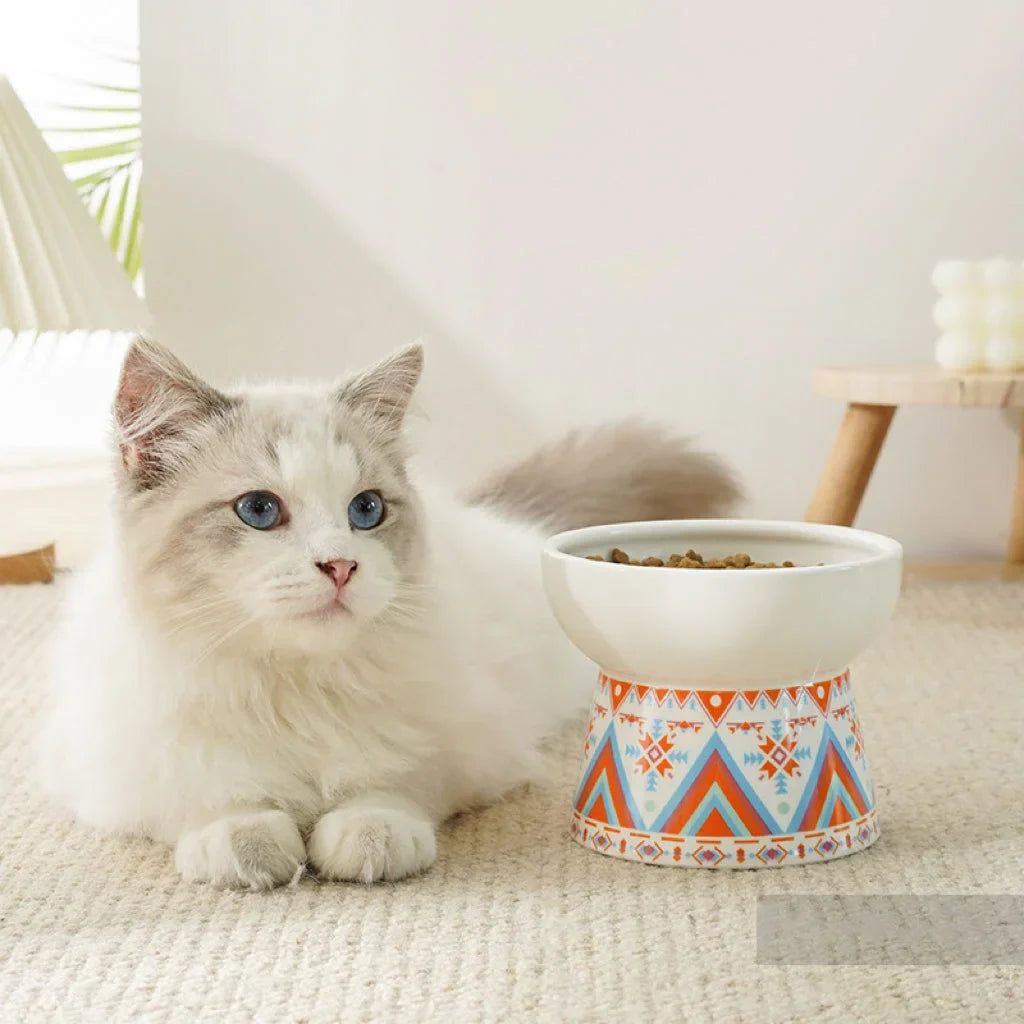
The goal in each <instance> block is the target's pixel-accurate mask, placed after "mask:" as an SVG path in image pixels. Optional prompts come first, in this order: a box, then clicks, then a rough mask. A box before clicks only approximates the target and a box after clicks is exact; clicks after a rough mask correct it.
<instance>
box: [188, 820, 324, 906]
mask: <svg viewBox="0 0 1024 1024" xmlns="http://www.w3.org/2000/svg"><path fill="white" fill-rule="evenodd" d="M305 860H306V846H305V844H304V843H303V841H302V836H301V834H300V833H299V829H298V827H297V826H296V824H295V822H294V821H293V820H292V819H291V818H290V817H289V816H288V815H287V814H285V812H284V811H272V810H266V809H261V808H250V809H239V810H233V811H231V812H228V813H225V814H224V815H223V817H219V818H215V819H214V820H212V821H209V822H207V823H206V824H203V825H201V826H199V827H197V828H192V829H189V830H187V831H185V832H184V833H182V835H181V837H180V838H179V839H178V842H177V844H176V846H175V848H174V863H175V865H176V866H177V868H178V871H179V873H180V874H181V877H182V878H184V879H186V880H187V881H190V882H209V883H210V884H211V885H214V886H217V887H218V888H221V889H273V888H274V887H275V886H278V885H283V884H285V883H286V882H290V881H292V880H293V879H294V878H296V877H298V875H299V873H300V871H301V868H302V865H303V864H304V863H305Z"/></svg>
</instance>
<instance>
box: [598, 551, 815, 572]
mask: <svg viewBox="0 0 1024 1024" xmlns="http://www.w3.org/2000/svg"><path fill="white" fill-rule="evenodd" d="M587 558H588V560H590V561H591V562H617V563H618V564H619V565H649V566H656V567H659V568H667V569H795V568H796V566H795V565H794V564H793V563H792V562H782V563H781V564H779V563H778V562H755V561H754V560H753V559H752V558H751V557H750V555H747V554H742V553H741V554H737V555H728V556H727V557H725V558H705V557H704V556H703V555H702V554H700V553H699V552H697V551H694V550H693V548H690V550H689V551H687V552H686V554H685V555H669V556H668V558H667V559H661V558H655V557H650V558H643V559H640V560H637V559H635V558H631V557H630V556H629V555H628V554H626V552H625V551H623V550H622V549H621V548H613V549H612V551H611V553H610V554H609V555H608V557H607V558H605V556H604V555H587Z"/></svg>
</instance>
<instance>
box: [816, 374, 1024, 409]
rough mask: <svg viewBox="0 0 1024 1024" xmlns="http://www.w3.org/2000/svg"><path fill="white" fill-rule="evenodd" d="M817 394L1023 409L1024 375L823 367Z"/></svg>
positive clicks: (872, 401) (871, 401) (873, 401)
mask: <svg viewBox="0 0 1024 1024" xmlns="http://www.w3.org/2000/svg"><path fill="white" fill-rule="evenodd" d="M814 393H815V394H817V395H821V396H823V397H824V398H835V399H838V400H839V401H841V402H854V403H857V404H858V405H959V406H974V407H979V406H980V407H987V408H991V409H1024V373H1000V372H996V371H991V372H988V371H978V372H971V373H962V372H957V371H954V370H943V369H942V367H940V366H863V367H849V368H838V367H837V368H823V369H820V370H817V371H816V372H815V374H814Z"/></svg>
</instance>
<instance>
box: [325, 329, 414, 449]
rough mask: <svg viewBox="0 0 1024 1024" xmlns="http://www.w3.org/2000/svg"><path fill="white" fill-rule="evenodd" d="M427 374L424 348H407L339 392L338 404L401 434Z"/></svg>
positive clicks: (346, 384)
mask: <svg viewBox="0 0 1024 1024" xmlns="http://www.w3.org/2000/svg"><path fill="white" fill-rule="evenodd" d="M422 372H423V346H422V345H420V344H415V345H406V346H405V348H400V349H398V351H397V352H393V353H392V354H391V355H389V356H388V357H387V358H386V359H384V360H382V361H381V362H379V363H377V365H376V366H373V367H371V368H370V369H369V370H365V371H364V372H363V373H361V374H359V375H358V376H356V377H353V378H352V379H351V380H348V381H346V382H345V383H344V384H342V385H341V386H340V387H339V388H338V392H337V397H338V401H339V402H341V403H342V404H344V405H346V406H348V408H350V409H355V410H357V411H358V412H361V413H363V414H365V415H367V416H369V417H371V418H372V419H373V420H375V421H376V422H378V423H379V424H380V425H382V426H385V427H389V428H391V429H394V430H397V429H398V428H399V427H400V426H401V425H402V421H403V420H404V419H405V414H406V411H407V410H408V408H409V403H410V401H412V396H413V392H414V391H415V390H416V385H417V384H418V383H419V379H420V374H421V373H422Z"/></svg>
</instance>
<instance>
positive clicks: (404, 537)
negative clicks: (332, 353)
mask: <svg viewBox="0 0 1024 1024" xmlns="http://www.w3.org/2000/svg"><path fill="white" fill-rule="evenodd" d="M422 366H423V352H422V349H421V348H420V347H419V346H411V347H408V348H405V349H402V350H400V351H398V352H396V353H395V354H393V355H392V356H390V357H389V358H388V359H386V360H384V361H383V362H381V363H379V364H378V365H376V366H374V367H372V368H371V369H369V370H366V371H365V372H363V373H360V374H357V375H355V376H353V377H351V378H349V379H346V380H343V381H341V382H340V383H336V384H333V385H329V386H328V385H321V386H317V385H273V384H267V385H263V386H260V387H252V388H248V387H247V388H245V389H241V390H238V391H232V392H230V393H227V392H221V391H219V390H217V389H215V388H212V387H210V386H209V385H208V384H206V383H204V382H203V381H201V380H200V379H199V378H198V377H197V376H196V375H195V374H193V373H192V372H191V371H190V370H189V369H188V368H187V367H185V366H184V365H183V364H182V363H181V362H180V361H179V360H178V359H177V358H176V357H174V356H173V355H171V353H169V352H168V351H167V350H166V349H164V348H162V347H161V346H159V345H157V344H156V343H154V342H152V341H150V340H147V339H140V340H138V341H137V342H135V344H134V345H133V346H132V347H131V349H130V350H129V351H128V354H127V356H126V357H125V360H124V365H123V368H122V371H121V380H120V385H119V387H118V391H117V397H116V399H115V403H114V422H115V447H116V452H117V467H118V468H117V473H118V484H119V486H118V512H119V515H118V526H119V531H120V536H121V542H122V543H121V547H122V550H123V552H124V556H125V559H126V562H127V566H128V569H129V571H130V573H131V576H132V579H133V582H134V586H135V591H136V593H137V595H138V598H139V599H140V600H141V601H143V602H145V604H146V606H147V608H148V609H149V611H150V613H151V614H155V615H156V616H158V617H159V618H160V619H161V620H162V621H163V624H164V625H165V626H166V627H168V628H169V630H170V631H172V632H174V633H175V635H179V636H181V637H182V638H187V639H188V640H189V641H191V643H192V645H193V646H195V647H196V648H197V649H198V650H200V651H204V652H205V651H206V650H209V651H211V652H212V651H213V650H215V649H218V650H232V649H235V648H237V647H239V646H241V647H244V648H245V649H247V650H250V651H253V652H254V653H270V652H295V653H307V654H311V653H327V654H333V653H340V652H343V651H345V650H350V649H352V648H353V647H355V646H357V645H359V643H360V641H361V640H363V639H365V638H366V637H367V636H368V635H371V634H374V633H378V634H379V633H380V631H381V630H382V628H386V626H387V625H388V624H389V622H393V623H396V624H399V623H402V622H408V621H409V620H410V618H411V617H414V614H415V607H416V605H417V601H416V596H417V594H418V593H419V590H420V587H421V583H420V582H419V580H418V569H419V565H420V562H421V558H422V546H423V545H422V538H421V533H420V523H419V520H420V506H419V501H418V499H417V496H416V493H415V491H414V489H413V487H412V485H411V483H410V481H409V478H408V476H407V473H406V457H407V453H406V446H405V443H404V421H405V416H406V411H407V407H408V405H409V402H410V399H411V398H412V395H413V391H414V390H415V388H416V384H417V382H418V380H419V376H420V372H421V370H422Z"/></svg>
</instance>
